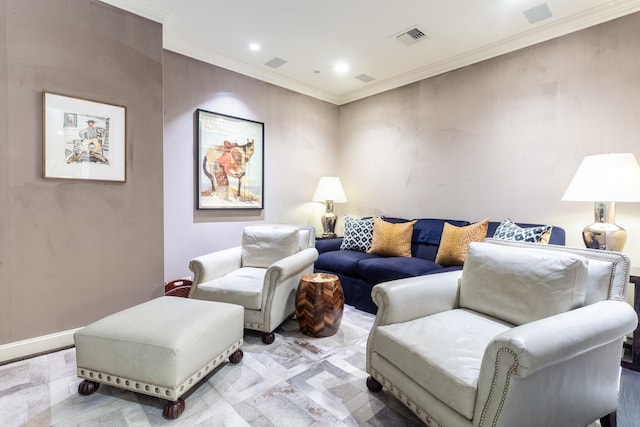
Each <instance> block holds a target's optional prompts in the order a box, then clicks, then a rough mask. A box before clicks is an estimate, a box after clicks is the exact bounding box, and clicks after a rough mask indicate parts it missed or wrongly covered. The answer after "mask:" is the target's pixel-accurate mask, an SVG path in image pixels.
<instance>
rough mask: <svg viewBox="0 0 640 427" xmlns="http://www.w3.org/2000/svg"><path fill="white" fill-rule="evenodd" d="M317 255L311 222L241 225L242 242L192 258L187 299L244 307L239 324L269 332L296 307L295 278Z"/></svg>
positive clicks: (269, 335) (267, 335)
mask: <svg viewBox="0 0 640 427" xmlns="http://www.w3.org/2000/svg"><path fill="white" fill-rule="evenodd" d="M317 258H318V251H317V250H316V249H315V229H314V228H313V227H310V226H283V225H257V226H247V227H245V228H244V232H243V236H242V245H241V246H237V247H234V248H231V249H225V250H222V251H218V252H214V253H210V254H208V255H203V256H199V257H197V258H194V259H192V260H191V262H190V263H189V269H190V270H191V271H193V273H194V279H193V286H192V287H191V291H190V292H189V298H195V299H202V300H209V301H220V302H227V303H231V304H238V305H241V306H243V307H244V327H245V328H247V329H252V330H256V331H262V332H264V334H263V335H262V341H263V342H264V343H265V344H271V343H272V342H273V341H274V339H275V335H274V333H273V331H274V330H275V329H276V328H277V327H278V326H279V325H280V324H281V323H282V322H283V321H284V320H286V319H287V318H288V317H290V316H291V315H292V314H293V313H294V311H295V295H296V289H297V286H298V282H299V280H300V277H301V276H302V275H303V274H307V273H311V272H313V263H314V262H315V260H316V259H317Z"/></svg>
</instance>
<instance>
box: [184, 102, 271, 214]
mask: <svg viewBox="0 0 640 427" xmlns="http://www.w3.org/2000/svg"><path fill="white" fill-rule="evenodd" d="M196 114H197V142H196V145H197V146H196V170H197V171H198V172H197V174H198V183H197V193H198V194H197V199H198V209H263V208H264V204H263V198H264V197H263V196H264V123H260V122H256V121H253V120H247V119H241V118H239V117H233V116H228V115H225V114H219V113H213V112H211V111H205V110H201V109H198V110H196Z"/></svg>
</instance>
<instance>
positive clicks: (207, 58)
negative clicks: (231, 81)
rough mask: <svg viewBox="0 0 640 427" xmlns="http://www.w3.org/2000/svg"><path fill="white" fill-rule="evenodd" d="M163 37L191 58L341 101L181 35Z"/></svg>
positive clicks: (172, 48)
mask: <svg viewBox="0 0 640 427" xmlns="http://www.w3.org/2000/svg"><path fill="white" fill-rule="evenodd" d="M163 39H164V43H163V44H164V46H163V47H164V48H165V49H166V50H170V51H172V52H176V53H179V54H181V55H185V56H188V57H190V58H194V59H197V60H199V61H203V62H206V63H208V64H212V65H215V66H217V67H221V68H224V69H227V70H230V71H233V72H236V73H239V74H243V75H245V76H248V77H251V78H254V79H258V80H261V81H263V82H266V83H271V84H274V85H276V86H279V87H283V88H285V89H289V90H292V91H294V92H298V93H301V94H303V95H308V96H311V97H313V98H317V99H320V100H322V101H326V102H330V103H332V104H338V103H339V100H340V99H339V96H337V95H335V94H331V93H329V92H326V91H323V90H321V89H319V88H317V87H314V86H311V85H308V84H306V83H302V82H300V81H298V80H295V79H290V78H288V77H284V76H282V75H280V74H278V73H275V72H271V71H269V70H265V69H262V68H260V67H256V66H254V65H251V64H247V63H245V62H242V61H238V60H236V59H233V58H231V57H229V56H226V55H222V54H220V53H217V52H214V51H212V50H209V49H205V48H203V47H202V46H198V45H194V44H191V43H187V42H185V41H183V40H181V39H180V38H179V37H176V36H173V35H171V34H168V33H166V32H165V34H164V37H163Z"/></svg>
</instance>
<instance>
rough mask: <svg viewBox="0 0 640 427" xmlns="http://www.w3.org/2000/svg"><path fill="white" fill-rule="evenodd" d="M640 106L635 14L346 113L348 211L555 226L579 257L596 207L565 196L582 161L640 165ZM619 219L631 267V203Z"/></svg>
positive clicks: (343, 169) (639, 34)
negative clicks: (618, 158)
mask: <svg viewBox="0 0 640 427" xmlns="http://www.w3.org/2000/svg"><path fill="white" fill-rule="evenodd" d="M639 99H640V14H634V15H630V16H627V17H624V18H621V19H618V20H615V21H611V22H608V23H605V24H602V25H598V26H596V27H593V28H590V29H586V30H583V31H580V32H577V33H573V34H570V35H567V36H564V37H560V38H557V39H554V40H551V41H549V42H546V43H542V44H539V45H536V46H533V47H530V48H527V49H523V50H520V51H517V52H514V53H511V54H508V55H504V56H501V57H498V58H495V59H492V60H488V61H485V62H482V63H479V64H475V65H472V66H468V67H465V68H462V69H459V70H456V71H453V72H450V73H446V74H443V75H441V76H437V77H434V78H430V79H426V80H422V81H420V82H417V83H414V84H411V85H409V86H406V87H403V88H400V89H397V90H392V91H389V92H386V93H383V94H379V95H377V96H372V97H370V98H367V99H363V100H360V101H356V102H353V103H351V104H348V105H344V106H342V107H341V108H340V125H339V131H340V134H339V141H340V151H339V153H338V156H337V158H338V159H340V163H339V165H340V169H339V170H340V176H341V177H342V179H343V181H344V183H345V191H346V193H347V195H348V196H349V203H348V206H347V210H348V212H350V213H353V214H356V215H372V214H385V215H392V216H404V217H449V218H460V219H468V220H472V221H476V220H482V219H484V218H486V217H489V218H491V219H493V220H497V221H500V220H502V219H504V218H505V217H511V218H512V219H513V220H515V221H520V222H543V223H553V224H558V225H560V226H562V227H564V228H565V229H566V230H567V243H568V244H569V245H572V246H583V243H582V238H581V230H582V228H583V227H584V226H585V225H587V224H590V223H592V222H593V204H592V203H589V202H563V201H561V198H562V195H563V194H564V192H565V190H566V188H567V186H568V184H569V182H570V180H571V178H572V177H573V174H574V173H575V171H576V170H577V168H578V165H579V164H580V161H581V160H582V158H583V157H584V156H586V155H590V154H601V153H607V152H611V153H615V152H632V153H634V154H635V155H636V158H637V159H638V160H640V103H639V101H638V100H639ZM617 212H618V214H617V223H618V224H620V225H622V226H623V227H625V228H626V229H627V231H628V232H629V239H628V242H627V245H626V247H625V252H627V253H628V254H630V255H631V257H632V261H633V260H640V204H638V203H635V204H632V203H627V204H618V210H617ZM634 265H636V266H637V265H640V261H637V262H635V263H634Z"/></svg>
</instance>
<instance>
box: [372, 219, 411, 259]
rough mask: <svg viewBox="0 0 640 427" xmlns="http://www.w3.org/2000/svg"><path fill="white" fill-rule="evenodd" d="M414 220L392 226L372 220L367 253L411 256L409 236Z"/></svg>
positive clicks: (381, 221)
mask: <svg viewBox="0 0 640 427" xmlns="http://www.w3.org/2000/svg"><path fill="white" fill-rule="evenodd" d="M415 223H416V221H415V220H413V221H409V222H401V223H397V224H393V223H390V222H386V221H383V220H381V219H380V218H374V219H373V239H372V240H371V249H369V250H368V251H367V252H369V253H371V254H376V255H381V256H403V257H410V256H411V236H412V235H413V225H414V224H415Z"/></svg>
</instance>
